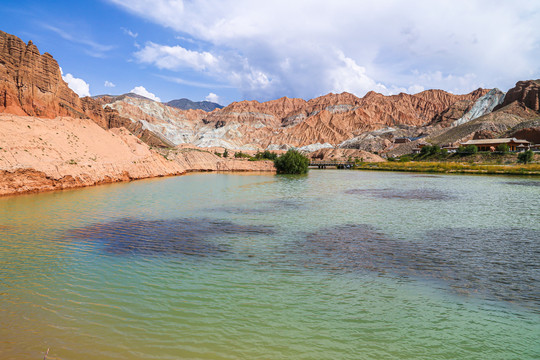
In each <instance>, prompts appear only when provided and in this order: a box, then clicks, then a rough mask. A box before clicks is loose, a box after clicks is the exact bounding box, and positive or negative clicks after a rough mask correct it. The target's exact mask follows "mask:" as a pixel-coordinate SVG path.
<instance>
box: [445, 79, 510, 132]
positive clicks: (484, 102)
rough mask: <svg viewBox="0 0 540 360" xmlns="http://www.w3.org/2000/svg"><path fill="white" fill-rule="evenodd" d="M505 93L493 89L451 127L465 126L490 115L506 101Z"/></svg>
mask: <svg viewBox="0 0 540 360" xmlns="http://www.w3.org/2000/svg"><path fill="white" fill-rule="evenodd" d="M504 95H505V94H504V93H503V92H502V91H501V90H499V89H496V88H495V89H492V90H490V91H489V92H488V93H487V94H486V95H484V96H482V97H481V98H479V99H478V100H476V102H475V103H474V105H473V106H472V107H471V109H470V110H469V111H468V112H467V113H466V114H465V115H463V116H462V117H461V118H459V119H458V120H456V121H454V122H452V124H451V125H450V126H458V125H461V124H465V123H467V122H469V121H471V120H474V119H476V118H479V117H480V116H483V115H486V114H489V113H490V112H491V111H493V109H494V108H495V107H496V106H497V105H499V104H501V103H502V102H503V100H504Z"/></svg>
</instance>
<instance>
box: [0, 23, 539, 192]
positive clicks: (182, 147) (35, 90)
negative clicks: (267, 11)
mask: <svg viewBox="0 0 540 360" xmlns="http://www.w3.org/2000/svg"><path fill="white" fill-rule="evenodd" d="M186 108H187V109H186ZM0 113H3V114H9V115H2V117H1V119H4V120H5V121H0V125H2V126H3V129H2V131H3V132H4V134H7V133H10V134H12V136H15V135H16V136H19V137H20V139H19V141H22V142H26V143H27V145H26V146H27V148H25V149H23V150H21V151H22V152H25V151H27V152H29V153H33V152H35V154H34V157H35V158H36V159H39V162H36V161H37V160H36V161H34V160H32V159H31V158H27V157H24V156H22V155H24V154H21V151H19V150H20V149H19V150H18V149H17V145H16V143H13V144H12V148H10V150H9V151H8V150H7V148H8V146H6V144H3V143H2V141H4V142H5V143H8V142H9V143H10V144H11V139H10V138H6V137H4V138H2V137H1V136H0V148H3V149H4V150H3V152H2V151H0V171H3V172H4V177H5V176H7V175H6V172H9V173H10V174H13V171H19V172H20V171H21V169H23V168H24V169H27V168H32V169H34V170H35V169H36V167H38V168H40V169H41V170H40V171H41V172H42V173H43V174H45V175H43V176H45V178H53V179H56V180H55V181H57V183H58V179H64V178H65V177H66V176H70V177H71V179H73V181H72V180H69V181H67V182H66V180H64V182H63V184H68V185H69V184H71V183H73V184H77V183H78V182H79V183H82V184H86V183H85V181H84V179H83V178H84V176H86V178H87V179H92V181H90V182H91V183H99V182H107V181H116V180H115V179H125V178H128V179H129V178H140V177H149V176H158V175H159V176H162V175H166V174H177V173H182V172H185V171H189V169H194V168H200V167H198V166H199V165H197V164H196V163H193V162H189V161H187V160H186V157H185V156H187V155H185V154H187V153H189V151H188V150H186V149H192V148H193V147H194V146H197V147H199V148H216V147H218V148H221V149H223V148H227V149H230V150H232V151H239V150H242V151H258V150H274V151H275V150H287V149H289V148H291V147H296V148H300V149H301V150H303V151H305V152H307V153H310V154H311V156H317V157H322V158H324V157H327V156H330V157H340V156H341V157H343V156H347V157H349V156H352V157H362V158H364V159H371V160H373V161H380V160H382V159H381V158H380V157H378V156H377V155H374V153H375V154H378V155H382V156H395V155H400V154H405V153H408V152H411V150H412V147H414V146H416V144H417V143H418V142H420V141H428V142H430V143H432V144H438V145H446V144H454V145H455V144H459V142H462V141H466V140H469V139H473V138H494V137H500V136H505V137H506V136H519V137H520V138H524V139H527V140H529V141H532V142H535V143H538V142H540V80H527V81H519V82H517V84H516V86H515V87H514V88H512V89H510V90H508V91H507V92H506V93H504V92H503V91H501V90H499V89H476V90H474V91H472V92H470V93H468V94H462V95H456V94H452V93H449V92H446V91H443V90H426V91H422V92H420V93H418V94H405V93H400V94H398V95H392V96H385V95H382V94H379V93H376V92H373V91H372V92H369V93H367V94H366V95H365V96H364V97H357V96H355V95H354V94H351V93H346V92H344V93H341V94H333V93H330V94H327V95H324V96H320V97H317V98H314V99H311V100H304V99H298V98H287V97H282V98H279V99H276V100H272V101H267V102H262V103H261V102H258V101H254V100H252V101H247V100H246V101H240V102H233V103H231V104H229V105H228V106H226V107H221V106H220V105H218V104H215V103H210V102H204V101H203V102H198V103H197V102H192V101H190V100H188V99H179V100H173V101H171V102H169V103H160V102H156V101H153V100H150V99H147V98H145V97H143V96H140V95H136V94H131V93H130V94H124V95H119V96H114V95H100V96H95V97H84V98H79V96H77V95H76V94H75V93H74V92H73V91H72V90H71V89H70V88H69V87H68V85H67V84H66V83H65V82H64V80H63V79H62V75H61V71H60V68H59V66H58V63H57V62H56V60H55V59H54V58H53V57H52V55H50V54H48V53H44V54H41V53H40V52H39V50H38V49H37V47H36V46H35V45H34V44H33V43H32V41H29V42H28V43H27V44H26V43H24V42H23V41H22V40H20V39H19V38H18V37H16V36H14V35H10V34H7V33H5V32H1V31H0ZM28 117H31V118H28ZM59 118H60V119H61V120H58V119H59ZM30 119H34V120H30ZM46 119H50V120H51V121H46ZM52 119H56V120H55V121H52ZM32 121H33V122H34V123H35V124H38V123H39V128H40V129H41V130H42V131H44V132H51V134H53V133H54V134H53V135H54V136H60V137H61V136H64V135H66V134H63V133H62V132H63V131H64V130H63V128H62V124H68V123H69V124H70V126H75V127H74V128H73V129H72V134H74V135H69V137H71V136H75V134H77V135H76V136H77V137H79V138H81V137H85V136H90V135H85V131H82V128H81V127H84V128H87V127H89V126H91V127H92V128H94V127H95V126H97V127H98V128H101V130H102V131H101V132H100V131H97V130H95V129H94V130H95V131H94V130H92V131H93V132H90V131H88V134H90V133H92V134H93V135H92V136H94V137H95V138H94V139H92V140H93V141H102V142H103V143H110V144H112V143H115V144H116V145H115V146H118V149H117V153H118V154H121V153H124V154H125V156H124V157H123V158H122V160H121V162H123V163H125V164H127V163H131V164H136V163H139V162H140V163H144V164H146V165H144V167H143V168H144V170H141V168H140V167H137V166H135V167H133V166H131V165H130V166H127V165H122V166H124V167H123V168H122V167H121V166H118V164H115V165H111V166H109V165H105V163H103V164H102V165H101V170H100V171H97V170H96V166H95V165H97V164H94V163H92V162H88V164H87V166H86V167H85V168H84V171H83V170H82V169H80V166H79V167H78V170H77V171H72V170H73V169H74V168H75V167H73V166H72V167H71V168H70V167H69V166H68V167H66V166H65V163H66V162H68V163H69V164H70V165H75V164H74V163H77V164H80V163H85V164H86V162H87V161H90V160H89V159H90V158H89V157H88V156H89V155H88V156H87V155H85V153H83V154H80V153H79V152H78V150H77V149H78V148H77V144H76V142H74V141H73V140H72V141H71V142H68V143H67V144H66V143H65V142H64V141H63V140H61V139H57V138H54V136H53V135H51V138H50V144H53V143H54V144H56V145H55V146H66V148H65V149H64V150H62V151H60V150H58V149H54V148H51V146H49V145H45V144H42V145H40V146H39V147H38V145H37V142H36V141H37V140H36V139H35V138H34V137H35V136H37V134H36V133H34V132H33V131H26V132H24V133H21V134H19V133H17V132H16V131H15V130H16V129H18V131H22V130H21V129H24V128H21V126H20V125H21V123H24V124H27V126H28V129H30V128H32V125H31V124H30V123H32ZM90 124H94V125H90ZM66 136H67V135H66ZM111 137H116V139H118V138H121V139H124V140H125V141H123V145H122V144H117V143H116V142H115V141H116V140H115V141H113V142H111V141H112V140H111V139H110V138H111ZM53 138H54V139H53ZM399 138H408V139H409V140H412V141H410V142H406V143H401V142H399V141H396V139H399ZM2 139H3V140H2ZM100 139H101V140H100ZM133 139H136V141H135V143H137V144H138V145H137V146H135V147H134V142H133V141H134V140H133ZM81 141H82V140H81ZM30 144H32V145H30ZM139 145H140V146H139ZM88 146H89V148H88V149H90V148H91V146H90V145H88ZM141 146H142V147H141ZM47 149H48V150H47ZM120 149H123V150H120ZM137 149H138V150H137ZM156 149H162V150H159V151H160V153H159V154H158V153H157V152H156ZM69 151H73V152H74V153H77V154H79V155H78V156H79V157H80V158H78V159H65V158H64V156H68V155H67V153H68V152H69ZM92 151H94V155H95V158H96V159H106V162H107V164H112V163H114V157H108V156H105V155H104V154H106V153H107V149H101V148H100V149H99V151H98V149H94V150H92ZM171 151H173V152H174V154H173V155H171V157H169V156H168V153H167V152H169V153H170V152H171ZM64 152H65V154H64ZM88 152H90V150H88ZM6 153H8V154H9V155H6ZM58 153H61V154H64V155H58ZM55 154H56V155H55ZM100 154H101V155H100ZM130 154H131V155H130ZM137 154H139V155H140V156H142V158H139V157H138V156H139V155H137ZM208 154H211V155H212V156H213V157H208V158H206V159H204V160H201V159H199V160H198V161H202V162H203V163H205V164H206V165H205V166H206V167H207V168H209V169H217V168H220V167H221V168H229V169H230V168H238V167H239V166H240V167H242V166H244V165H243V164H240V165H239V164H232V163H231V162H230V161H229V162H227V161H225V160H224V159H218V157H216V156H215V155H213V150H212V151H210V152H208ZM47 156H48V157H47ZM55 156H57V158H54V157H55ZM133 156H135V158H133ZM156 156H159V159H158V158H156ZM163 156H165V157H167V158H168V159H173V160H174V161H172V162H173V163H175V164H176V165H174V166H172V164H171V162H170V161H169V162H167V161H166V162H165V163H163V161H162V160H160V159H163ZM189 156H192V155H189ZM205 156H206V155H205ZM208 156H210V155H208ZM53 158H54V161H57V162H58V163H57V164H56V165H55V166H56V169H57V170H54V171H53V170H52V169H55V167H54V166H53V165H52V164H49V165H46V161H47V159H49V160H50V159H53ZM91 158H92V159H93V158H94V156H92V157H91ZM50 161H53V160H50ZM103 161H105V160H103ZM119 161H120V160H119ZM186 161H187V162H186ZM224 161H225V162H224ZM218 163H219V164H221V165H217V164H218ZM24 164H27V165H24ZM58 164H62V166H61V167H59V165H58ZM199 164H201V163H199ZM203 168H204V167H203ZM58 169H61V170H58ZM70 169H71V170H70ZM107 169H116V170H114V171H113V173H114V174H116V175H114V174H113V175H114V176H113V175H111V173H110V171H109V170H107ZM122 169H124V170H122ZM246 169H247V168H246ZM55 171H56V172H55ZM70 171H71V172H70ZM108 171H109V173H108ZM111 171H112V170H111ZM126 174H127V175H126ZM130 174H131V175H130ZM81 176H82V177H81ZM81 179H83V180H81ZM11 183H12V184H13V181H12V182H11ZM68 185H66V186H68ZM62 186H64V185H62ZM74 186H75V185H74ZM0 187H1V182H0ZM7 191H8V192H9V190H7ZM0 193H1V191H0Z"/></svg>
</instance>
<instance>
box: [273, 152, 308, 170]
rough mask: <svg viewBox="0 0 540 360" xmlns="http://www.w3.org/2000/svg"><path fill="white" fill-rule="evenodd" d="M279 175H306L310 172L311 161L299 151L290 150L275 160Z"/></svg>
mask: <svg viewBox="0 0 540 360" xmlns="http://www.w3.org/2000/svg"><path fill="white" fill-rule="evenodd" d="M274 166H275V167H276V170H277V173H278V174H305V173H307V172H308V166H309V159H308V158H307V157H305V156H304V155H302V153H300V152H299V151H298V150H295V149H290V150H289V151H287V152H286V153H285V154H283V155H281V156H280V157H278V158H277V159H275V160H274Z"/></svg>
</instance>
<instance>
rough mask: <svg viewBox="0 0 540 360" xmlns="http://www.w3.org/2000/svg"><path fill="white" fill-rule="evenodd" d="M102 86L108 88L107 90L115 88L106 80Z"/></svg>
mask: <svg viewBox="0 0 540 360" xmlns="http://www.w3.org/2000/svg"><path fill="white" fill-rule="evenodd" d="M103 86H105V87H109V88H113V87H116V85H115V84H113V83H112V82H110V81H108V80H105V84H103Z"/></svg>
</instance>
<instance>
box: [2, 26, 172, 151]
mask: <svg viewBox="0 0 540 360" xmlns="http://www.w3.org/2000/svg"><path fill="white" fill-rule="evenodd" d="M0 113H9V114H15V115H30V116H37V117H42V118H50V119H54V118H55V117H57V116H70V117H74V118H82V119H85V118H89V119H92V120H93V121H94V122H96V123H97V124H98V125H99V126H101V127H102V128H104V129H111V128H119V127H125V128H127V129H129V130H130V131H131V132H133V133H134V134H135V135H137V136H138V137H140V138H141V139H143V140H145V141H148V142H149V143H150V144H151V145H154V146H171V145H172V144H171V143H170V142H168V141H166V139H164V138H162V137H161V136H160V135H159V134H154V133H152V132H151V130H148V129H144V128H142V126H140V125H139V124H133V122H132V121H131V120H129V119H128V118H126V117H123V116H120V114H119V113H118V112H117V111H116V110H114V109H111V108H103V107H102V106H101V103H100V101H97V100H95V99H92V98H89V97H85V98H82V99H80V98H79V97H78V96H77V94H75V92H73V91H72V90H71V89H70V88H69V87H68V85H67V84H66V82H65V81H64V80H63V79H62V74H61V72H60V67H59V66H58V63H57V62H56V60H54V59H53V57H52V56H51V55H50V54H48V53H44V54H43V55H42V54H40V52H39V50H38V48H37V47H36V46H35V45H34V44H33V43H32V41H29V42H28V44H25V43H24V42H23V41H22V40H21V39H19V38H18V37H16V36H14V35H10V34H7V33H5V32H2V31H0Z"/></svg>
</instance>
